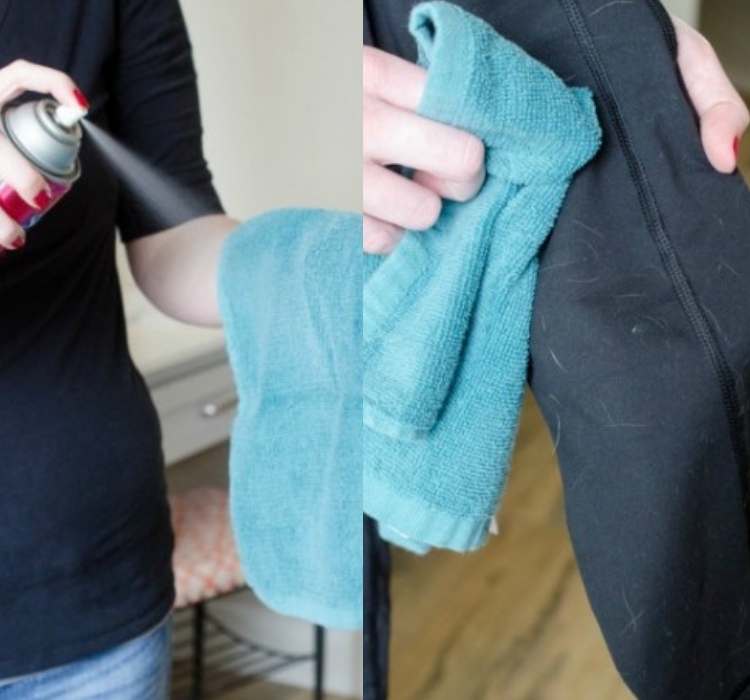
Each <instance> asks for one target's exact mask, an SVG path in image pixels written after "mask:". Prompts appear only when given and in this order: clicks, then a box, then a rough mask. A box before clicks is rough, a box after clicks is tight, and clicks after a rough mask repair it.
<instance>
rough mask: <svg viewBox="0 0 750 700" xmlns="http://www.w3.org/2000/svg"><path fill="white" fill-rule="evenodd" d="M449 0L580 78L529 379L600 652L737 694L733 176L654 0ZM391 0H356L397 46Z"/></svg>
mask: <svg viewBox="0 0 750 700" xmlns="http://www.w3.org/2000/svg"><path fill="white" fill-rule="evenodd" d="M458 4H460V5H462V6H463V7H465V8H466V9H467V10H469V11H472V12H474V13H475V14H477V15H479V16H481V17H483V18H484V19H485V20H487V21H488V22H490V23H491V24H492V25H493V26H494V27H495V28H496V29H497V30H498V31H499V32H500V33H501V34H503V35H505V36H507V37H508V38H510V39H512V40H514V41H516V42H517V43H519V44H520V45H521V46H523V47H524V48H525V49H526V50H527V51H529V53H531V54H532V55H533V56H535V57H536V58H538V59H539V60H541V61H543V62H544V63H546V64H547V65H549V66H550V67H551V68H552V69H553V70H555V71H556V72H557V73H558V75H560V76H561V77H562V78H563V79H564V80H566V82H568V83H569V84H571V85H585V86H588V87H589V88H591V89H592V91H593V92H594V94H595V97H596V101H597V107H598V110H599V114H600V119H601V122H602V126H603V129H604V144H603V148H602V151H601V153H600V154H599V156H598V157H597V158H596V160H595V161H594V162H593V163H591V164H590V165H589V166H588V167H587V168H586V169H585V170H584V171H582V172H581V173H580V174H579V175H578V177H577V178H576V180H575V182H574V183H573V186H572V188H571V191H570V193H569V196H568V198H567V200H566V203H565V205H564V207H563V210H562V212H561V215H560V217H559V220H558V222H557V224H556V226H555V229H554V231H553V233H552V235H551V237H550V239H549V241H548V244H547V245H546V246H545V248H544V250H543V251H542V255H541V264H540V274H539V285H538V291H537V298H536V301H535V307H534V319H533V327H532V338H531V355H532V364H531V371H530V383H531V387H532V389H533V391H534V393H535V395H536V398H537V400H538V402H539V404H540V406H541V409H542V412H543V413H544V416H545V419H546V420H547V423H548V425H549V426H550V430H551V432H552V435H553V438H554V441H555V445H556V451H557V456H558V460H559V463H560V469H561V473H562V478H563V486H564V490H565V504H566V515H567V521H568V527H569V530H570V533H571V538H572V541H573V545H574V548H575V552H576V558H577V560H578V563H579V566H580V569H581V574H582V577H583V581H584V584H585V587H586V591H587V594H588V597H589V600H590V602H591V605H592V608H593V611H594V613H595V615H596V617H597V620H598V622H599V625H600V627H601V629H602V632H603V634H604V637H605V640H606V642H607V645H608V647H609V650H610V653H611V655H612V658H613V660H614V663H615V664H616V666H617V668H618V670H619V671H620V673H621V674H622V676H623V678H624V679H625V681H626V683H627V684H628V686H629V687H630V688H631V690H632V691H633V692H634V694H635V695H636V696H637V697H638V698H641V699H642V700H644V699H645V700H648V699H653V700H664V699H665V698H675V699H680V700H689V699H695V700H703V699H706V700H713V699H717V700H718V699H723V698H727V699H729V698H742V697H750V690H748V685H750V622H748V611H749V610H750V550H749V548H748V537H747V518H746V513H745V504H746V501H747V493H746V482H747V477H746V472H747V466H748V461H747V442H748V432H749V429H750V424H749V422H748V416H749V415H750V414H749V413H748V410H747V408H748V397H747V390H746V385H747V381H748V378H749V377H748V372H749V371H750V313H749V312H748V306H749V305H750V192H749V191H748V189H747V187H746V186H745V184H744V182H743V181H742V180H741V178H740V177H739V176H737V175H735V176H724V175H720V174H718V173H716V172H715V171H714V170H713V169H712V168H711V166H710V164H709V163H708V161H707V160H706V158H705V155H704V153H703V149H702V145H701V142H700V136H699V131H698V125H697V120H696V117H695V114H694V113H693V111H692V108H691V107H690V105H689V102H688V100H687V98H686V96H685V94H684V90H683V86H682V84H681V82H680V80H679V76H678V72H677V68H676V65H675V59H674V50H675V44H674V35H673V33H672V31H671V25H670V24H669V20H668V17H667V16H666V14H665V12H664V10H663V8H662V7H661V5H660V4H659V3H658V2H655V1H652V0H628V1H623V2H617V3H613V2H608V1H607V0H524V2H516V1H515V0H461V1H460V2H459V3H458ZM411 5H412V3H411V2H410V1H409V0H377V1H374V2H369V3H366V8H365V9H366V14H367V15H368V20H369V25H370V34H371V37H372V41H373V42H374V43H375V44H376V45H378V46H380V47H381V48H383V49H385V50H388V51H391V52H392V53H396V54H399V55H401V56H403V57H405V58H409V59H412V60H413V58H414V46H413V41H412V40H411V38H410V37H409V36H408V33H407V29H406V27H407V18H408V12H409V9H410V7H411ZM730 147H731V144H727V148H730ZM543 573H544V572H540V574H541V575H543ZM571 643H573V642H571Z"/></svg>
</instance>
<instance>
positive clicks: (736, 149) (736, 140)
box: [734, 136, 740, 158]
mask: <svg viewBox="0 0 750 700" xmlns="http://www.w3.org/2000/svg"><path fill="white" fill-rule="evenodd" d="M734 157H735V158H739V157H740V137H739V136H735V137H734Z"/></svg>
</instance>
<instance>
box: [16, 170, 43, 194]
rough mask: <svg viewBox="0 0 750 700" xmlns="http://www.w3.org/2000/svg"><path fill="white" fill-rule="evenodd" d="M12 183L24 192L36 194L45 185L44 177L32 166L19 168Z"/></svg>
mask: <svg viewBox="0 0 750 700" xmlns="http://www.w3.org/2000/svg"><path fill="white" fill-rule="evenodd" d="M11 184H12V185H13V186H14V187H15V188H16V189H18V190H21V191H22V192H23V193H24V194H36V193H37V192H38V191H39V190H40V189H42V187H44V178H43V177H42V176H41V175H40V174H39V173H38V172H37V171H36V170H34V168H32V167H31V166H27V167H24V168H19V169H18V170H17V171H16V173H15V175H14V178H13V181H12V182H11Z"/></svg>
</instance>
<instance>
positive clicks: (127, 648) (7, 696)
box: [0, 618, 172, 700]
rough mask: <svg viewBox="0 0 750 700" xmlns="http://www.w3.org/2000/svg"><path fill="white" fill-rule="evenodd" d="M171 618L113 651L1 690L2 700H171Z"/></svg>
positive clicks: (0, 686) (0, 698) (30, 677)
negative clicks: (169, 699) (169, 698)
mask: <svg viewBox="0 0 750 700" xmlns="http://www.w3.org/2000/svg"><path fill="white" fill-rule="evenodd" d="M171 639H172V622H171V618H169V619H167V620H165V621H164V622H162V623H161V624H159V625H158V626H157V627H155V628H154V629H152V630H150V631H149V632H147V633H146V634H143V635H141V636H140V637H137V638H136V639H132V640H131V641H129V642H125V643H124V644H121V645H119V646H117V647H115V648H114V649H109V650H107V651H103V652H100V653H98V654H94V655H92V656H88V657H86V658H84V659H81V660H80V661H76V662H74V663H71V664H66V665H65V666H59V667H57V668H53V669H50V670H49V671H42V672H41V673H34V674H32V675H30V676H24V677H22V678H19V679H18V680H17V681H12V682H10V683H8V684H6V685H0V700H53V699H54V700H95V699H97V698H100V699H101V700H167V698H168V697H169V673H170V665H171Z"/></svg>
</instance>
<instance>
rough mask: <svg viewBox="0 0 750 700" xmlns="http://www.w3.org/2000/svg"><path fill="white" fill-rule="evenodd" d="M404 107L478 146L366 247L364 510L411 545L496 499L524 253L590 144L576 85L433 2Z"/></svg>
mask: <svg viewBox="0 0 750 700" xmlns="http://www.w3.org/2000/svg"><path fill="white" fill-rule="evenodd" d="M409 29H410V31H411V34H412V35H413V37H414V38H415V40H416V42H417V46H418V54H419V63H420V64H421V65H422V66H424V67H426V68H427V69H428V72H427V83H426V87H425V91H424V95H423V98H422V102H421V104H420V107H419V113H420V114H422V115H424V116H426V117H428V118H431V119H434V120H437V121H440V122H444V123H446V124H450V125H453V126H456V127H460V128H463V129H465V130H467V131H470V132H472V133H473V134H475V135H476V136H478V137H479V138H481V140H482V141H483V142H484V144H485V149H486V169H487V177H486V181H485V183H484V185H483V187H482V189H481V190H480V192H479V194H478V195H477V196H476V197H475V198H474V199H473V200H471V201H470V202H466V203H455V202H447V201H446V202H444V204H443V210H442V212H441V215H440V218H439V220H438V221H437V223H436V224H435V225H434V226H433V227H432V228H431V229H430V230H428V231H424V232H407V234H406V235H405V237H404V238H403V239H402V241H401V242H400V243H399V245H398V247H397V248H396V249H395V251H394V252H393V253H392V254H390V255H389V256H387V257H383V256H366V258H367V259H366V262H365V277H366V281H365V284H364V294H363V315H364V328H363V332H364V347H363V362H364V376H363V421H364V426H365V428H364V435H363V460H364V462H363V481H364V487H363V488H364V493H363V498H364V509H365V512H366V513H368V514H369V515H370V516H372V517H373V518H375V519H376V520H377V521H378V522H379V530H380V533H381V535H382V536H383V537H385V538H386V539H388V540H390V541H392V542H394V543H396V544H399V545H401V546H402V547H405V548H407V549H410V550H412V551H414V552H418V553H424V552H425V551H427V550H428V549H429V548H430V547H443V548H449V549H454V550H457V551H468V550H472V549H476V548H478V547H480V546H481V545H482V544H483V543H484V542H485V540H486V538H487V533H488V531H489V529H490V525H491V523H492V519H493V516H494V514H495V511H496V510H497V507H498V504H499V502H500V500H501V495H502V492H503V488H504V485H505V481H506V475H507V471H508V462H509V460H510V456H511V452H512V448H513V443H514V439H515V435H516V431H517V426H518V418H519V413H520V407H521V401H522V396H523V390H524V385H525V378H526V369H527V364H528V352H529V351H528V343H529V329H530V319H531V312H532V304H533V299H534V288H535V284H536V278H537V268H538V260H537V253H538V250H539V247H540V245H541V244H542V242H543V241H544V239H545V238H546V236H547V235H548V234H549V232H550V230H551V229H552V227H553V224H554V222H555V219H556V217H557V214H558V211H559V209H560V206H561V204H562V202H563V199H564V197H565V194H566V191H567V189H568V186H569V183H570V181H571V179H572V177H573V175H574V173H575V172H576V171H577V170H578V169H580V168H581V167H582V166H584V165H585V164H586V163H587V162H588V161H589V160H590V159H591V158H592V157H593V156H594V155H595V154H596V152H597V151H598V149H599V145H600V141H601V130H600V128H599V123H598V120H597V117H596V110H595V106H594V101H593V98H592V95H591V93H590V92H589V91H588V90H587V89H584V88H571V87H568V86H567V85H565V83H563V81H562V80H560V79H559V78H558V77H557V76H556V75H555V74H554V73H553V72H552V71H551V70H550V69H549V68H547V67H546V66H544V65H542V64H541V63H539V62H538V61H537V60H535V59H533V58H532V57H531V56H529V55H528V54H527V53H525V52H524V51H523V50H522V49H521V48H520V47H518V46H517V45H515V44H514V43H512V42H510V41H508V40H506V39H504V38H503V37H502V36H500V35H499V34H498V33H497V32H496V31H495V30H494V29H493V28H492V27H490V26H489V25H488V24H487V23H485V22H484V21H482V20H481V19H479V18H478V17H475V16H474V15H472V14H470V13H468V12H466V11H464V10H462V9H460V8H459V7H457V6H455V5H453V4H450V3H446V2H428V3H423V4H420V5H417V6H416V7H414V8H413V10H412V12H411V15H410V21H409Z"/></svg>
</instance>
